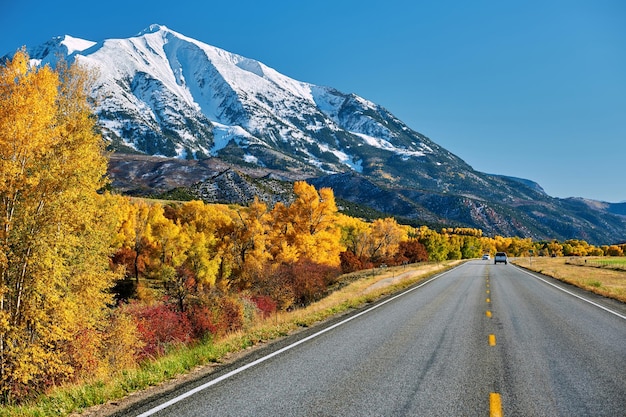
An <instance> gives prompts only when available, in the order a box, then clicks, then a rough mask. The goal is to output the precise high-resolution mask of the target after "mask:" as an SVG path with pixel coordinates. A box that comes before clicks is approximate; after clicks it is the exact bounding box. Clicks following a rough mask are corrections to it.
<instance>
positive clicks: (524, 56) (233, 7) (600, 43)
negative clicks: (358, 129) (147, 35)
mask: <svg viewBox="0 0 626 417" xmlns="http://www.w3.org/2000/svg"><path fill="white" fill-rule="evenodd" d="M152 23H159V24H163V25H165V26H168V27H169V28H171V29H173V30H175V31H177V32H180V33H182V34H184V35H187V36H190V37H193V38H196V39H198V40H201V41H203V42H205V43H208V44H211V45H214V46H217V47H220V48H223V49H226V50H228V51H230V52H234V53H237V54H240V55H243V56H246V57H249V58H253V59H257V60H259V61H261V62H263V63H265V64H266V65H268V66H270V67H272V68H274V69H276V70H277V71H279V72H281V73H283V74H285V75H287V76H290V77H292V78H295V79H298V80H301V81H306V82H311V83H314V84H319V85H326V86H332V87H335V88H337V89H339V90H340V91H343V92H346V93H356V94H358V95H360V96H362V97H365V98H367V99H369V100H371V101H374V102H375V103H377V104H380V105H382V106H384V107H386V108H387V109H388V110H389V111H391V112H392V113H393V114H395V115H396V116H397V117H399V118H400V119H401V120H403V121H404V122H405V123H407V124H408V125H409V126H410V127H411V128H413V129H414V130H417V131H418V132H420V133H423V134H425V135H426V136H428V137H429V138H431V139H432V140H433V141H435V142H436V143H438V144H439V145H441V146H443V147H445V148H446V149H448V150H449V151H451V152H452V153H454V154H456V155H458V156H459V157H461V158H462V159H464V160H465V161H466V162H468V163H469V164H470V165H471V166H473V167H474V168H475V169H476V170H479V171H483V172H488V173H495V174H502V175H511V176H517V177H522V178H528V179H531V180H534V181H536V182H538V183H539V184H540V185H541V186H542V187H544V189H545V190H546V192H547V193H548V194H550V195H552V196H555V197H571V196H576V197H586V198H592V199H597V200H603V201H609V202H619V201H624V200H626V186H625V185H624V180H625V175H624V174H625V171H626V170H625V169H624V167H625V166H626V2H625V1H623V0H585V1H579V0H541V1H535V0H528V1H506V0H504V1H503V0H493V1H487V0H473V1H451V0H447V1H446V0H440V1H435V0H432V1H421V0H413V1H408V0H405V1H399V0H387V1H386V2H374V1H371V0H345V1H341V0H317V1H315V2H294V1H286V0H279V1H266V2H259V1H254V0H241V1H226V0H222V1H219V2H215V1H208V2H203V1H202V2H201V1H194V2H186V1H184V0H179V1H167V2H166V1H161V0H154V1H150V2H143V1H133V0H130V1H129V0H125V1H120V0H110V1H108V2H82V1H64V0H58V1H55V2H48V1H40V0H38V1H35V2H24V1H22V0H0V35H1V36H0V55H4V54H5V53H9V52H13V51H15V50H16V49H17V48H19V47H20V46H21V45H27V46H35V45H39V44H40V43H43V42H45V41H46V40H48V39H50V38H51V37H53V36H58V35H64V34H68V35H71V36H74V37H79V38H84V39H88V40H93V41H100V40H103V39H107V38H125V37H130V36H132V35H135V34H136V33H138V32H139V31H141V30H142V29H144V28H146V27H147V26H149V25H150V24H152Z"/></svg>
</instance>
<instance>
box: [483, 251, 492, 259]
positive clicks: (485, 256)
mask: <svg viewBox="0 0 626 417" xmlns="http://www.w3.org/2000/svg"><path fill="white" fill-rule="evenodd" d="M489 259H491V256H489V254H488V253H486V254H484V255H483V260H485V261H488V260H489Z"/></svg>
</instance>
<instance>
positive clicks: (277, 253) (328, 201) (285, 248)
mask: <svg viewBox="0 0 626 417" xmlns="http://www.w3.org/2000/svg"><path fill="white" fill-rule="evenodd" d="M293 189H294V192H295V194H296V195H297V198H296V200H295V201H294V202H293V203H292V204H291V205H290V206H289V207H286V206H284V205H283V204H280V203H278V204H276V206H275V207H274V209H273V210H272V211H271V216H272V220H271V222H272V231H271V237H270V242H271V249H272V254H273V255H274V258H275V259H280V260H283V259H289V260H294V259H295V260H297V259H300V258H301V257H302V258H306V259H309V260H311V261H313V262H316V263H320V264H323V265H330V266H337V265H339V253H340V252H341V251H342V250H343V246H342V245H341V244H340V240H339V239H340V236H341V230H340V229H339V227H338V226H337V223H336V221H337V206H336V204H335V197H334V194H333V192H332V190H331V189H329V188H323V189H321V190H320V192H319V193H318V192H317V190H316V189H315V187H313V186H312V185H309V184H307V183H306V182H304V181H297V182H295V183H294V186H293ZM290 262H291V261H290Z"/></svg>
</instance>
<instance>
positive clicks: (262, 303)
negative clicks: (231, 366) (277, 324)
mask: <svg viewBox="0 0 626 417" xmlns="http://www.w3.org/2000/svg"><path fill="white" fill-rule="evenodd" d="M251 299H252V302H253V303H254V305H256V308H257V309H258V310H259V311H260V312H261V315H262V316H263V318H267V317H269V316H271V315H272V314H273V313H274V312H276V307H277V304H276V301H274V300H272V298H271V297H268V296H267V295H254V296H252V298H251Z"/></svg>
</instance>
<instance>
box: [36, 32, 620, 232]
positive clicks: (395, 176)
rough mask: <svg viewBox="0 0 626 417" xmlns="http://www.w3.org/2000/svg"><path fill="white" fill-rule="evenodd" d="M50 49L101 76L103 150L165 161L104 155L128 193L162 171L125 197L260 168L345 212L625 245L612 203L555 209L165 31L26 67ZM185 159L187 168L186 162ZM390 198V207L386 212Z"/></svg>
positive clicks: (389, 128)
mask: <svg viewBox="0 0 626 417" xmlns="http://www.w3.org/2000/svg"><path fill="white" fill-rule="evenodd" d="M55 42H56V43H55ZM55 45H56V46H55ZM81 48H83V49H82V50H81ZM59 52H61V53H64V54H65V55H67V56H68V57H69V58H70V59H75V60H77V61H78V62H80V63H82V64H85V65H88V66H90V67H93V68H97V70H98V77H97V80H96V83H95V85H94V91H93V94H94V96H96V97H97V98H98V99H99V104H98V107H97V108H96V113H97V115H98V117H99V125H100V128H101V129H102V132H103V136H104V137H105V139H106V140H107V141H108V142H109V144H110V146H111V149H117V150H118V152H132V153H138V154H145V155H158V156H160V157H161V158H162V159H163V160H164V161H168V162H167V163H165V162H164V163H162V164H156V163H152V162H151V163H147V162H146V160H139V159H138V158H134V159H133V157H131V156H127V157H123V156H120V157H118V158H117V159H115V158H112V159H111V161H112V163H111V168H110V172H111V177H112V178H113V184H114V185H115V184H118V186H119V187H120V189H126V190H128V189H129V188H132V185H129V184H128V178H130V177H127V178H125V177H120V175H122V174H120V173H121V172H126V174H124V175H128V171H129V169H130V168H129V166H128V164H131V165H132V164H133V163H135V164H136V165H135V168H134V169H135V170H138V171H141V170H142V169H143V170H145V169H151V168H150V167H152V168H153V169H157V172H162V173H161V174H159V175H152V174H153V173H150V172H147V171H144V172H143V174H142V175H144V176H147V177H154V178H155V180H154V181H144V180H143V179H142V178H141V176H131V177H132V178H135V181H136V183H135V185H136V188H137V189H136V190H135V191H134V192H138V193H146V192H148V191H149V189H152V191H155V190H159V189H160V188H162V187H165V186H171V187H172V188H175V187H176V186H184V187H191V186H192V185H193V184H187V183H189V182H190V181H189V180H187V179H184V176H185V175H191V174H190V172H191V171H194V170H195V172H196V173H195V174H194V175H197V177H196V178H195V180H196V182H197V183H202V182H203V181H208V180H210V178H211V175H209V174H210V172H209V171H210V170H208V169H207V168H206V167H207V166H208V165H207V164H209V165H210V164H217V163H218V162H217V161H219V164H224V165H228V166H230V167H233V168H234V171H233V172H236V171H238V170H244V171H245V170H252V171H256V172H261V171H262V172H265V173H266V174H267V173H273V174H274V175H278V176H282V177H284V178H287V179H289V180H291V181H293V180H297V179H306V180H308V181H310V182H311V183H315V184H316V185H317V186H320V187H321V186H329V184H334V187H336V189H335V188H333V189H335V193H336V195H337V196H338V197H339V198H342V199H344V200H345V201H352V202H354V203H359V204H364V203H367V204H369V205H371V206H377V205H378V206H380V207H379V208H383V209H384V210H382V211H383V212H385V213H389V214H390V215H401V214H402V213H400V212H398V213H394V211H402V210H404V211H407V210H408V211H409V212H410V211H411V210H412V213H404V214H409V215H411V216H412V217H411V218H413V219H415V221H420V220H423V221H425V222H426V221H429V222H430V221H434V222H437V223H442V222H443V223H446V222H448V223H449V222H454V223H455V224H457V223H458V224H461V225H467V226H469V227H478V228H481V229H483V230H484V231H486V233H488V234H504V235H516V236H524V237H532V238H535V239H548V238H587V239H590V240H592V242H591V243H598V242H600V243H607V242H612V241H618V240H620V239H621V240H623V236H624V235H625V234H626V220H625V218H624V216H623V211H622V208H621V206H620V205H619V204H617V205H611V204H608V205H603V204H595V205H594V204H589V203H584V202H582V203H581V201H579V200H568V199H557V198H553V197H551V196H549V195H547V194H546V193H545V191H544V190H543V188H541V186H540V185H539V184H537V183H534V182H532V181H530V180H526V179H521V178H513V177H507V176H500V175H493V174H486V173H482V172H478V171H475V170H474V169H473V168H472V167H471V166H469V165H468V164H467V163H466V162H465V161H463V160H462V159H460V158H459V157H457V156H456V155H454V154H453V153H451V152H450V151H448V150H446V149H444V148H442V147H441V146H439V145H438V144H436V143H435V142H433V141H432V140H430V139H429V138H428V137H426V136H424V135H422V134H420V133H419V132H417V131H414V130H413V129H411V128H409V127H408V126H407V125H406V124H404V123H403V122H402V121H401V120H399V119H398V118H396V117H395V116H394V115H393V114H391V113H390V112H389V111H388V110H386V109H385V108H383V107H382V106H379V105H377V104H375V103H373V102H371V101H369V100H366V99H364V98H362V97H360V96H358V95H356V94H353V93H343V92H340V91H338V90H336V89H334V88H332V87H323V86H317V85H313V84H310V83H306V82H301V81H297V80H293V79H291V78H289V77H287V76H285V75H282V74H280V73H279V72H278V71H276V70H274V69H272V68H270V67H268V66H266V65H264V64H263V63H261V62H259V61H256V60H253V59H249V58H245V57H243V56H241V55H237V54H233V53H231V52H228V51H225V50H223V49H220V48H216V47H213V46H210V45H208V44H206V43H203V42H200V41H197V40H194V39H191V38H188V37H186V36H184V35H182V34H180V33H178V32H175V31H172V30H170V29H169V28H167V27H165V26H161V25H151V26H150V27H149V28H147V29H146V30H145V31H142V32H140V33H139V34H138V35H136V36H134V37H131V38H127V39H108V40H104V41H102V42H93V41H84V40H80V39H78V38H73V37H68V36H66V37H57V38H55V39H53V41H52V42H49V43H47V44H45V45H44V46H42V47H40V48H35V49H33V50H32V52H31V58H32V59H33V60H35V61H34V62H36V63H39V64H42V63H46V62H51V63H53V62H54V60H55V59H56V58H57V56H56V54H58V53H59ZM119 155H121V153H120V154H119ZM124 158H125V159H126V161H125V162H122V160H123V159H124ZM170 158H175V159H170ZM184 160H190V161H196V162H194V163H192V162H188V163H187V165H185V163H183V162H182V161H184ZM133 161H134V162H133ZM202 161H212V162H202ZM122 165H124V169H121V168H120V167H121V166H122ZM157 165H158V166H157ZM203 166H204V168H203V169H204V171H203V170H202V169H200V168H201V167H203ZM185 167H186V168H185ZM159 170H160V171H159ZM185 172H186V174H185ZM202 172H203V174H201V173H202ZM212 174H215V172H212ZM168 176H171V177H172V178H167V177H168ZM233 178H234V177H233ZM157 179H158V180H157ZM231 180H232V178H231ZM342 180H345V181H347V183H348V184H355V183H359V182H360V183H361V184H362V185H363V187H365V188H366V189H370V190H371V192H372V193H373V195H376V194H377V193H379V191H375V189H379V190H381V192H382V194H380V195H385V196H387V197H386V198H385V199H386V200H387V201H382V202H378V201H372V199H371V198H367V196H364V195H362V193H361V192H360V191H361V190H359V189H358V187H357V188H356V189H355V188H354V186H348V185H346V184H341V181H342ZM116 181H117V183H116ZM159 181H160V182H159ZM233 181H234V182H233ZM238 181H248V180H246V179H244V178H243V177H242V179H241V180H236V181H235V180H232V181H230V182H229V181H225V182H224V184H231V185H230V186H233V187H240V186H241V187H243V188H241V189H247V190H252V188H248V187H244V186H243V185H242V184H238V185H235V183H237V182H238ZM365 181H366V182H367V183H366V182H365ZM121 183H124V184H122V185H120V184H121ZM157 184H158V186H157ZM181 184H182V185H181ZM370 184H371V185H372V186H370ZM193 186H195V185H193ZM223 186H224V187H226V186H227V185H223ZM146 187H147V188H146ZM357 191H358V192H357ZM250 192H252V191H250ZM389 193H391V194H393V195H394V197H392V196H391V194H389ZM233 195H234V194H233ZM392 201H396V202H397V205H393V204H389V205H388V206H389V207H386V206H385V203H387V202H392ZM401 202H402V203H401ZM402 207H403V208H402ZM404 214H402V215H403V216H404Z"/></svg>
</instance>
